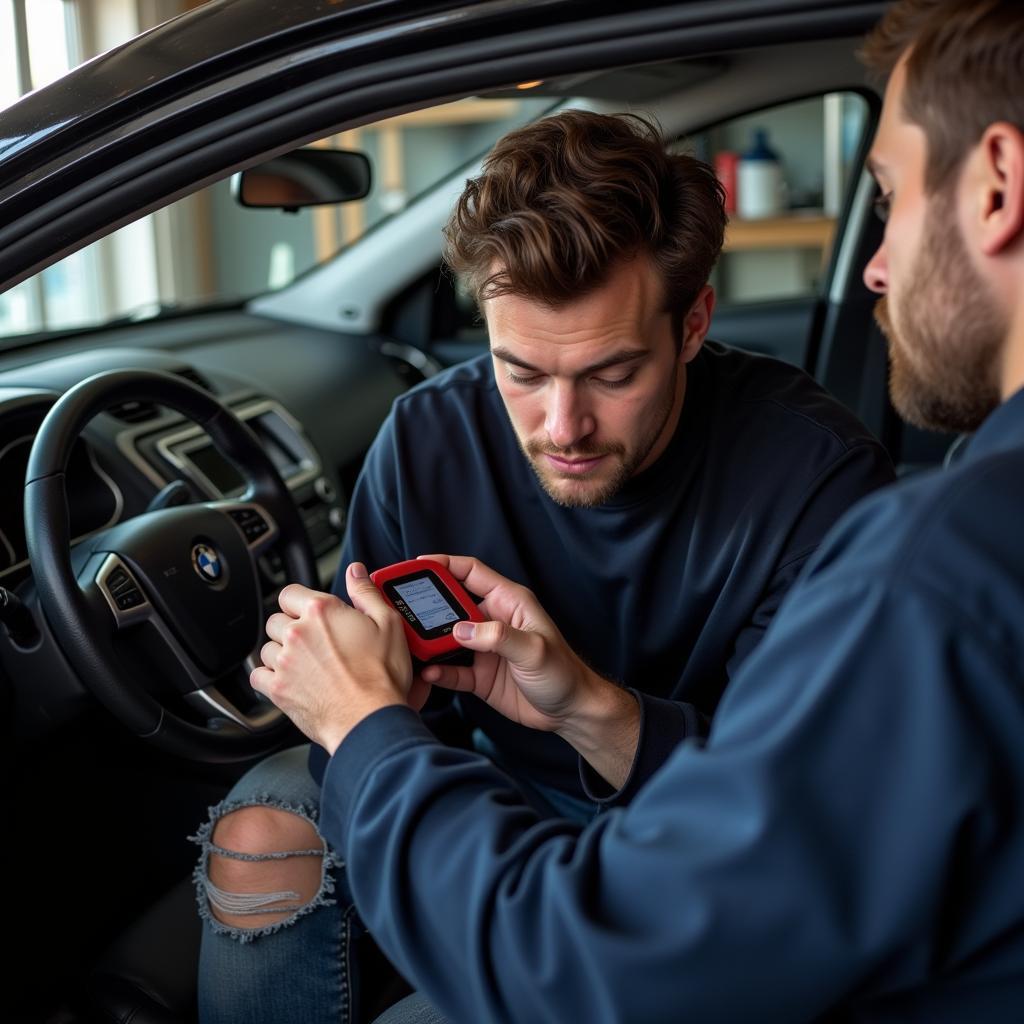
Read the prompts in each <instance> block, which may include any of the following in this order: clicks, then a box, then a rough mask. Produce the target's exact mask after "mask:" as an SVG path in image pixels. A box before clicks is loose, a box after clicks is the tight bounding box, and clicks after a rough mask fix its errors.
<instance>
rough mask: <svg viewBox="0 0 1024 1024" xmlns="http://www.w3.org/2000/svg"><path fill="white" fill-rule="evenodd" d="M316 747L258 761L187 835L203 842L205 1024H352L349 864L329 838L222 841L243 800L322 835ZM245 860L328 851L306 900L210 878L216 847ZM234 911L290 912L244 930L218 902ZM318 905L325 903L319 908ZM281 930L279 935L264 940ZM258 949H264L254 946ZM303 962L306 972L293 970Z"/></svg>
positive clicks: (198, 873)
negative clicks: (314, 844)
mask: <svg viewBox="0 0 1024 1024" xmlns="http://www.w3.org/2000/svg"><path fill="white" fill-rule="evenodd" d="M308 757H309V745H308V744H302V745H300V746H297V747H292V748H290V749H288V750H283V751H280V752H278V753H276V754H273V755H271V756H270V757H268V758H266V759H264V760H263V761H261V762H260V763H259V764H257V765H256V766H255V767H253V768H251V769H250V770H249V771H248V772H247V773H246V774H245V775H243V776H242V778H241V779H239V781H238V782H237V783H236V784H235V786H234V788H233V789H232V790H231V792H230V793H228V795H227V796H226V797H225V798H224V799H223V800H222V801H221V802H220V803H219V804H217V805H216V806H214V807H211V808H210V817H209V820H208V821H206V822H204V823H203V824H202V825H201V826H200V828H199V829H198V831H197V832H196V834H195V835H192V836H189V837H188V838H189V839H190V840H192V842H194V843H197V844H198V845H199V847H200V849H201V852H200V855H199V860H198V863H197V864H196V867H195V870H194V872H193V874H192V878H193V880H194V882H195V883H196V901H197V903H198V906H199V916H200V917H201V918H202V919H203V935H202V945H201V947H200V957H199V1020H200V1022H201V1024H222V1022H223V1024H241V1022H249V1021H258V1020H267V1021H271V1020H278V1021H289V1020H294V1021H304V1022H306V1024H316V1022H319V1021H331V1022H332V1024H351V1022H352V1021H353V1020H354V1007H355V1005H356V1001H355V993H354V992H353V991H352V987H351V986H352V984H353V980H354V972H353V971H352V970H351V964H350V959H351V956H352V945H353V942H354V940H355V938H356V934H357V930H359V929H361V927H362V926H361V924H360V923H359V922H358V919H357V917H356V914H355V908H354V907H353V905H352V900H351V899H350V898H349V896H348V890H347V887H346V885H345V880H344V872H343V865H342V863H341V861H340V860H339V859H338V856H337V854H336V853H335V852H334V851H333V850H332V849H330V847H329V846H328V845H327V842H326V841H325V840H323V838H322V837H321V842H322V843H323V846H322V848H312V849H307V850H291V851H286V852H280V853H266V854H242V853H237V852H234V851H232V850H226V849H223V848H221V847H219V846H216V845H214V843H213V842H212V838H211V837H212V834H213V829H214V826H215V825H216V822H217V821H218V820H219V819H220V818H221V817H222V816H223V815H225V814H228V813H229V812H231V811H234V810H237V809H238V808H240V807H248V806H252V805H254V804H262V805H264V806H268V807H276V808H279V809H281V810H285V811H291V812H293V813H295V814H298V815H301V816H302V817H303V818H305V819H306V820H307V821H308V822H310V824H312V825H313V827H314V828H315V829H316V832H317V835H318V836H319V835H320V830H319V827H318V826H317V821H318V819H319V815H320V787H319V786H318V785H317V783H316V782H314V780H313V777H312V776H311V775H310V774H309V770H308V768H307V760H308ZM211 853H215V854H219V855H221V856H223V857H234V858H236V859H239V860H254V861H255V860H271V859H274V858H278V857H294V856H312V857H320V858H322V864H321V872H320V888H319V890H318V892H317V893H316V895H315V896H314V897H313V899H312V900H310V901H309V902H307V903H300V902H297V901H298V896H299V894H298V893H296V892H287V891H283V892H273V893H266V894H259V893H256V894H244V893H228V892H224V891H223V890H221V889H218V888H217V887H216V886H214V885H213V884H212V882H211V881H210V879H209V877H208V867H209V862H210V854H211ZM211 902H212V903H213V904H214V906H215V907H217V908H219V909H221V910H224V911H227V912H229V913H231V914H260V913H266V912H267V911H269V910H273V911H275V912H279V911H286V910H291V911H293V913H292V914H291V915H290V916H288V917H285V918H283V919H281V920H279V921H276V922H274V923H273V924H269V925H265V926H263V927H259V928H253V929H241V928H236V927H234V926H231V925H227V924H224V923H223V922H221V921H218V920H217V919H216V918H215V917H214V916H213V915H212V913H211V912H210V903H211ZM318 908H325V909H324V910H321V911H320V912H319V913H314V911H316V910H318ZM270 935H273V936H274V938H273V941H269V942H268V941H260V940H261V939H263V938H264V937H266V936H270ZM256 947H258V948H256ZM300 966H301V972H302V973H301V977H300V978H294V977H293V972H294V971H295V970H296V969H297V968H298V967H300Z"/></svg>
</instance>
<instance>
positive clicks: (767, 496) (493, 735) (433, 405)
mask: <svg viewBox="0 0 1024 1024" xmlns="http://www.w3.org/2000/svg"><path fill="white" fill-rule="evenodd" d="M687 369H688V378H687V390H686V398H685V402H684V405H683V410H682V413H681V416H680V419H679V425H678V428H677V430H676V432H675V435H674V436H673V438H672V440H671V441H670V443H669V445H668V447H667V448H666V450H665V451H664V452H663V453H662V455H661V457H660V458H659V459H658V460H657V461H656V462H655V463H654V464H653V465H652V466H651V467H650V468H648V469H647V470H645V471H644V472H642V473H640V474H638V475H636V476H635V477H633V478H632V479H631V480H629V481H628V482H627V483H626V485H625V487H624V488H623V489H622V490H621V491H620V492H619V493H618V494H617V495H615V497H614V498H612V499H611V500H610V501H609V502H607V503H606V504H604V505H601V506H600V507H597V508H584V509H570V508H563V507H561V506H559V505H557V504H556V503H555V502H554V501H552V500H551V498H550V497H549V496H548V495H547V494H546V493H545V492H544V490H543V489H542V487H541V486H540V483H539V481H538V480H537V478H536V476H535V474H534V471H533V469H532V468H531V466H530V465H529V463H528V462H527V461H526V459H525V458H524V456H523V455H522V453H521V451H520V448H519V445H518V443H517V441H516V437H515V434H514V432H513V430H512V426H511V424H510V422H509V419H508V416H507V414H506V412H505V408H504V405H503V403H502V400H501V395H500V393H499V391H498V389H497V385H496V383H495V380H494V372H493V368H492V363H491V360H490V357H489V356H483V357H481V358H479V359H474V360H472V361H471V362H468V363H465V364H463V365H461V366H458V367H456V368H454V369H452V370H450V371H447V372H445V373H444V374H442V375H440V376H438V377H435V378H433V379H432V380H430V381H428V382H426V383H425V384H423V385H421V386H419V387H417V388H415V389H413V390H412V391H410V392H408V393H407V394H405V395H403V396H402V397H401V398H399V399H398V400H397V401H396V402H395V404H394V407H393V409H392V412H391V415H390V416H389V418H388V420H387V421H386V423H385V424H384V426H383V427H382V429H381V431H380V434H379V435H378V437H377V439H376V441H375V442H374V444H373V446H372V448H371V450H370V452H369V454H368V456H367V459H366V464H365V466H364V469H363V473H362V476H361V477H360V480H359V483H358V485H357V487H356V490H355V493H354V496H353V501H352V506H351V509H350V513H349V523H350V529H349V533H348V537H347V540H346V543H345V547H344V551H343V553H342V574H343V572H344V569H345V567H346V566H347V565H348V564H349V562H351V561H354V560H359V561H363V562H365V563H366V564H367V565H368V566H369V568H370V569H371V571H372V570H373V569H376V568H379V567H381V566H384V565H388V564H390V563H392V562H397V561H400V560H402V559H406V558H413V557H415V556H416V555H421V554H428V553H430V552H443V553H446V554H466V555H473V556H475V557H476V558H479V559H480V560H481V561H483V562H485V563H486V564H487V565H489V566H491V567H492V568H493V569H495V570H497V571H498V572H500V573H502V574H503V575H505V576H507V577H509V578H511V579H513V580H515V581H517V582H519V583H522V584H525V585H526V586H528V587H529V588H530V589H531V590H533V591H534V593H535V594H536V595H537V597H538V598H539V600H540V603H541V604H542V606H543V607H544V608H545V609H546V610H547V612H548V613H549V614H550V615H551V617H552V619H553V620H554V621H555V623H556V624H557V625H558V627H559V629H560V630H561V632H562V634H563V635H564V636H565V638H566V640H567V641H568V643H569V644H570V646H571V647H572V648H573V649H574V650H575V651H576V652H577V653H579V654H580V655H581V656H582V657H583V658H584V659H585V660H586V661H587V662H588V664H590V665H591V667H593V668H594V669H596V670H597V671H598V672H599V673H601V674H602V675H604V676H606V677H608V678H610V679H613V680H616V681H618V682H620V683H621V684H622V685H624V686H627V687H630V688H635V690H636V691H637V692H638V693H639V694H640V695H641V699H642V703H641V710H642V716H643V718H642V726H641V743H640V749H639V752H638V757H637V760H636V763H635V764H634V770H633V773H632V775H631V776H630V778H629V780H627V782H626V784H625V786H624V787H623V789H622V790H621V791H620V792H619V793H617V794H613V793H611V792H610V791H609V790H608V789H607V787H606V786H605V785H604V783H603V782H602V781H601V780H600V778H599V777H597V776H596V775H595V774H594V773H593V772H591V771H590V770H589V769H588V768H587V766H586V765H585V763H584V764H582V765H581V764H580V761H579V759H578V757H577V755H576V754H575V752H574V751H573V750H572V749H571V748H570V747H569V745H568V744H566V743H565V742H564V741H563V740H562V739H560V738H559V737H557V736H554V735H552V734H546V733H541V732H536V731H532V730H529V729H526V728H524V727H522V726H519V725H516V724H513V723H512V722H509V721H508V720H507V719H505V718H504V717H502V716H501V715H499V714H497V713H496V712H494V711H492V710H491V709H490V708H488V707H487V706H486V705H485V704H484V703H483V702H481V701H479V700H477V699H476V698H473V697H460V698H459V708H460V711H461V713H462V715H463V716H464V718H465V719H466V720H467V721H468V723H469V724H470V725H471V726H475V727H479V728H481V729H483V731H484V732H485V733H486V734H487V736H488V738H489V739H490V740H491V742H492V743H493V744H494V746H495V747H496V748H497V750H498V754H499V756H500V760H501V761H502V762H503V763H504V764H505V765H506V766H507V767H509V769H510V770H511V771H512V772H513V774H517V775H522V776H525V777H527V778H530V779H533V780H538V781H540V782H543V783H546V784H548V785H553V786H557V787H559V788H560V789H562V790H564V791H565V792H568V793H570V794H572V795H574V796H577V797H581V798H585V797H589V798H591V799H597V800H598V801H610V800H615V801H626V800H628V799H629V798H630V797H631V796H632V794H633V793H634V792H635V790H636V788H637V786H638V785H639V784H640V783H641V782H642V781H643V779H644V778H646V777H647V776H648V775H649V774H650V773H651V771H653V770H654V769H655V768H656V767H658V766H659V765H660V764H662V763H663V762H664V760H665V759H666V757H668V755H669V754H670V753H671V751H672V750H673V749H674V748H675V747H676V745H677V744H678V743H679V742H680V741H681V740H682V739H683V738H684V737H687V736H694V735H702V734H705V733H706V731H707V724H708V721H709V720H710V716H711V715H712V714H713V713H714V710H715V708H716V706H717V704H718V701H719V699H720V698H721V696H722V693H723V691H724V689H725V687H726V684H727V683H728V681H729V679H730V677H731V676H732V675H733V673H734V672H735V671H736V668H737V667H738V666H739V665H740V663H741V662H743V661H744V660H745V659H746V658H747V656H748V655H749V654H750V653H751V651H752V650H753V649H754V647H755V646H756V644H757V643H758V642H759V641H760V639H761V637H762V635H763V633H764V630H765V628H766V627H767V625H768V623H769V622H770V621H771V619H772V617H773V616H774V614H775V612H776V610H777V608H778V605H779V602H780V601H781V599H782V597H783V596H784V595H785V593H786V592H787V591H788V590H789V588H790V586H791V585H792V583H793V581H794V580H795V578H796V576H797V574H798V573H799V571H800V569H801V568H802V567H803V565H804V563H805V562H806V561H807V559H808V557H809V556H810V555H811V554H812V553H813V551H814V550H815V549H816V548H817V546H818V544H819V543H820V542H821V540H822V538H823V537H824V536H825V534H826V532H827V531H828V529H829V528H830V527H831V526H832V525H833V524H834V523H835V522H836V521H837V520H838V519H839V517H840V516H841V515H842V514H843V513H844V512H845V511H846V510H847V509H848V508H849V507H850V506H851V505H853V504H854V503H855V502H857V501H858V500H859V499H860V498H861V497H863V496H864V495H865V494H867V493H868V492H869V491H872V490H874V489H875V488H877V487H879V486H880V485H882V484H886V483H889V482H890V481H892V479H893V473H892V468H891V465H890V463H889V459H888V456H887V455H886V454H885V452H884V450H883V449H882V447H881V446H880V445H879V444H878V443H877V441H875V440H874V438H873V437H872V436H871V435H870V434H869V432H868V431H867V429H866V428H865V427H863V426H862V425H861V424H860V423H859V422H858V420H857V419H856V418H855V417H854V416H853V415H852V414H851V413H850V412H849V411H848V410H847V409H846V408H845V407H844V406H842V405H841V404H840V403H839V402H837V401H836V400H835V399H833V398H832V397H831V396H829V395H828V394H827V393H826V392H824V391H823V390H822V389H821V388H820V387H819V386H818V385H817V384H816V383H815V382H814V381H813V380H812V379H811V378H810V377H809V376H807V375H806V374H804V373H802V372H801V371H800V370H798V369H795V368H794V367H792V366H789V365H788V364H785V363H782V362H779V361H777V360H774V359H769V358H767V357H764V356H755V355H751V354H749V353H744V352H740V351H736V350H732V349H728V348H725V347H723V346H720V345H717V344H715V343H713V342H708V343H706V344H705V346H704V348H703V349H702V350H701V352H700V353H699V354H698V355H697V357H696V358H695V359H694V360H693V361H692V362H691V363H690V364H689V366H688V368H687ZM335 588H336V591H337V592H338V593H340V594H342V595H343V596H344V582H343V578H342V576H341V575H340V576H339V578H338V580H337V581H336V583H335ZM326 760H327V757H326V752H325V751H324V750H323V749H322V748H320V747H316V746H314V748H313V752H312V755H311V757H310V770H311V771H312V773H313V776H314V778H316V779H320V778H322V774H323V767H324V765H325V764H326Z"/></svg>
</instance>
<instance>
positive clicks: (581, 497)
mask: <svg viewBox="0 0 1024 1024" xmlns="http://www.w3.org/2000/svg"><path fill="white" fill-rule="evenodd" d="M678 378H679V362H678V360H677V361H675V362H673V364H672V376H671V377H670V378H669V383H668V387H667V388H666V389H665V392H664V393H663V396H662V401H661V404H660V407H659V410H658V415H656V416H655V417H654V420H653V421H652V422H653V424H654V425H653V426H652V428H651V430H650V431H648V433H647V434H645V435H644V436H643V437H641V438H640V440H639V442H638V443H637V445H636V447H635V448H634V449H633V451H632V452H627V451H626V447H625V445H623V444H621V443H619V442H615V443H613V444H608V445H595V444H590V443H588V442H586V441H584V442H583V443H582V444H579V445H573V446H572V447H571V448H558V447H556V446H555V445H553V444H550V443H547V444H545V443H544V442H542V441H535V440H527V441H524V440H523V439H522V438H521V437H519V435H518V434H516V440H517V441H518V442H519V448H520V450H521V451H522V453H523V455H524V456H525V457H526V461H527V462H528V463H529V464H530V467H531V468H532V469H533V471H534V473H535V474H536V476H537V479H538V480H539V481H540V485H541V487H543V488H544V491H545V493H546V494H547V495H548V497H549V498H551V500H552V501H554V502H555V503H556V504H558V505H561V506H562V507H563V508H594V507H595V506H597V505H603V504H604V503H605V502H606V501H609V500H610V499H611V498H613V497H614V496H615V495H616V494H618V492H619V491H620V490H622V488H623V486H624V485H625V484H626V481H627V480H629V479H630V477H632V476H633V474H634V473H635V472H636V471H637V469H638V468H639V467H640V466H641V464H642V463H643V461H644V460H645V459H646V458H647V456H648V454H649V453H650V451H651V449H652V448H653V447H654V445H655V443H656V442H657V440H658V438H659V437H661V433H662V431H663V430H664V429H665V426H666V424H667V423H668V421H669V418H670V417H671V415H672V410H673V408H674V407H675V397H676V382H677V380H678ZM545 455H555V456H559V457H561V458H574V459H582V458H588V457H590V458H593V457H595V456H597V455H611V456H614V457H618V458H619V460H620V461H619V463H618V465H617V466H616V468H615V472H614V473H613V474H612V476H611V477H609V478H608V479H607V480H606V481H605V482H604V483H603V484H602V485H601V487H600V488H598V489H597V490H592V489H587V488H586V485H587V484H588V483H589V481H587V480H580V481H576V483H577V485H582V486H581V487H580V489H579V491H577V492H573V491H570V492H568V493H566V492H565V491H564V490H561V489H559V488H558V486H557V485H558V483H563V484H565V483H567V484H570V485H572V484H573V482H574V481H573V479H572V477H568V476H556V477H555V478H554V479H552V478H551V476H550V475H549V474H548V473H546V472H545V471H544V469H542V468H541V466H542V463H541V459H542V458H543V457H544V456H545Z"/></svg>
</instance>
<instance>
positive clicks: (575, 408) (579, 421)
mask: <svg viewBox="0 0 1024 1024" xmlns="http://www.w3.org/2000/svg"><path fill="white" fill-rule="evenodd" d="M595 426H596V424H595V421H594V417H593V416H592V415H591V413H590V412H589V411H588V410H587V407H586V403H585V401H584V400H583V399H582V398H581V396H580V395H579V392H578V388H577V387H576V384H575V383H574V382H572V381H558V380H556V381H553V382H552V387H551V388H550V389H549V397H548V406H547V410H546V415H545V419H544V427H545V429H546V430H547V434H548V437H549V438H550V440H551V443H552V444H554V445H557V446H558V447H559V448H571V447H572V446H573V445H575V444H579V443H580V441H582V440H583V439H584V438H586V437H588V436H589V435H590V434H592V433H593V432H594V427H595Z"/></svg>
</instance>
